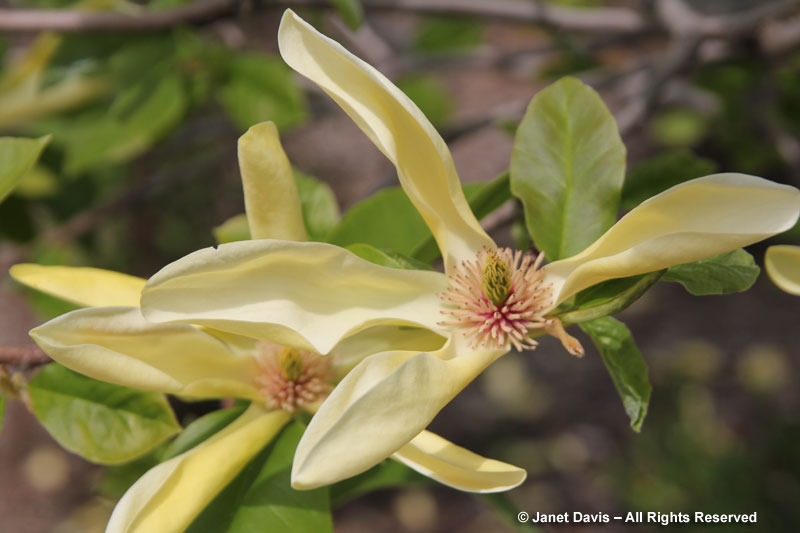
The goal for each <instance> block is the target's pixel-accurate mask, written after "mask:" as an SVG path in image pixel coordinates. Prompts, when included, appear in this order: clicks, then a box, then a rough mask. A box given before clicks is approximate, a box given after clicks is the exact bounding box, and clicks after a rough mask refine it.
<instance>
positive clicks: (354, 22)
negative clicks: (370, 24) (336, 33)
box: [331, 0, 364, 30]
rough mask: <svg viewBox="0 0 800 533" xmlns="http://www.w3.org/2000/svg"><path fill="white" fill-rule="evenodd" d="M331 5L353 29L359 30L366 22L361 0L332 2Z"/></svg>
mask: <svg viewBox="0 0 800 533" xmlns="http://www.w3.org/2000/svg"><path fill="white" fill-rule="evenodd" d="M331 3H332V4H333V7H334V8H336V11H337V12H338V13H339V16H340V17H341V18H342V20H343V21H344V22H345V24H347V25H348V26H350V28H351V29H353V30H357V29H358V28H359V26H361V23H362V22H363V21H364V6H362V5H361V2H360V1H359V0H331Z"/></svg>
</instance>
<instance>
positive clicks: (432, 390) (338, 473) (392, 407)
mask: <svg viewBox="0 0 800 533" xmlns="http://www.w3.org/2000/svg"><path fill="white" fill-rule="evenodd" d="M457 339H458V338H454V339H451V340H450V341H449V342H448V343H447V344H446V345H445V347H444V348H442V349H441V350H440V351H438V352H433V353H416V352H409V351H391V352H383V353H380V354H375V355H372V356H370V357H368V358H366V359H365V360H364V361H362V362H361V364H359V365H358V366H356V367H355V368H354V369H353V370H352V371H350V373H348V374H347V375H346V376H345V377H344V379H343V380H342V381H341V382H340V383H339V384H338V385H337V386H336V388H335V389H334V391H333V392H332V393H331V395H330V396H329V397H328V398H327V399H326V400H325V401H324V402H323V404H322V406H321V407H320V409H319V410H318V411H317V413H316V414H315V415H314V418H312V419H311V423H310V424H309V426H308V428H307V429H306V432H305V433H304V434H303V438H302V439H301V440H300V444H298V446H297V452H296V453H295V456H294V463H293V465H292V486H293V487H295V488H298V489H312V488H315V487H319V486H322V485H327V484H330V483H335V482H337V481H340V480H342V479H345V478H348V477H351V476H354V475H356V474H358V473H360V472H363V471H364V470H367V469H368V468H370V467H372V466H374V465H376V464H377V463H379V462H380V461H382V460H383V459H385V458H386V457H389V456H390V455H392V454H393V453H395V452H397V451H398V450H399V449H401V448H402V447H403V446H405V445H406V444H408V443H409V442H410V441H411V440H412V439H413V438H414V437H416V436H417V435H419V433H420V432H421V431H422V430H423V429H425V427H427V426H428V424H430V422H431V420H433V417H434V416H436V414H437V413H438V412H439V411H440V410H441V409H442V408H443V407H444V406H445V405H446V404H447V403H448V402H449V401H450V400H451V399H453V397H454V396H455V395H456V394H458V393H459V392H460V391H461V389H463V388H464V387H466V386H467V384H468V383H469V382H470V381H472V380H473V379H474V378H475V377H476V376H477V375H478V374H480V373H481V371H483V369H485V368H486V367H487V366H488V365H489V364H490V363H491V362H492V361H494V360H495V359H496V358H497V357H499V356H500V355H502V354H503V353H504V352H502V351H487V350H478V351H467V350H465V351H461V349H463V347H462V346H460V344H461V343H460V341H458V340H457ZM457 353H458V355H457V356H456V354H457Z"/></svg>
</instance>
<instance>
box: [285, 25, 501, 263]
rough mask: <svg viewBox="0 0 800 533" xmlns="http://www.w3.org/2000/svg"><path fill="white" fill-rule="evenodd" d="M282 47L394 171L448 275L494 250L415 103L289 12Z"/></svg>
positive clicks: (446, 153)
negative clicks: (480, 253)
mask: <svg viewBox="0 0 800 533" xmlns="http://www.w3.org/2000/svg"><path fill="white" fill-rule="evenodd" d="M278 45H279V46H280V50H281V55H282V56H283V59H284V60H285V61H286V63H288V64H289V66H290V67H292V68H293V69H295V70H296V71H298V72H299V73H300V74H302V75H303V76H306V77H307V78H309V79H310V80H311V81H313V82H314V83H316V84H317V85H319V86H320V87H321V88H322V89H323V90H324V91H325V92H326V93H328V94H329V95H330V96H331V98H333V99H334V100H335V101H336V103H338V104H339V105H340V106H341V107H342V109H343V110H344V111H345V112H346V113H347V114H348V115H350V118H352V119H353V121H354V122H355V123H356V124H357V125H358V127H359V128H361V130H362V131H363V132H364V133H365V134H366V135H367V136H368V137H369V138H370V139H371V140H372V142H373V143H375V145H376V146H377V147H378V149H379V150H380V151H381V152H383V154H384V155H385V156H386V157H387V158H389V160H390V161H391V162H392V163H393V164H394V165H395V167H397V174H398V177H399V178H400V184H401V185H402V186H403V189H404V190H405V191H406V194H408V197H409V198H410V199H411V201H412V202H413V203H414V205H415V206H416V208H417V210H418V211H419V212H420V214H421V215H422V218H424V219H425V222H426V223H427V224H428V227H430V228H431V231H432V232H433V235H434V237H436V242H437V243H438V244H439V249H440V250H441V251H442V256H443V257H444V259H445V268H446V269H447V271H449V270H450V268H451V267H452V266H453V265H454V264H457V263H458V262H459V261H461V260H462V259H468V258H469V259H471V258H472V257H473V256H474V255H475V253H476V252H477V251H478V250H479V249H480V248H481V247H482V246H489V247H493V246H494V243H493V242H492V240H491V239H490V238H489V237H488V236H487V235H486V233H485V232H484V231H483V229H481V227H480V224H478V221H477V220H476V219H475V216H474V215H473V214H472V211H470V208H469V205H468V204H467V201H466V199H465V198H464V194H463V192H462V191H461V185H460V183H459V180H458V175H457V174H456V169H455V165H454V164H453V158H452V156H451V155H450V151H449V150H448V149H447V145H445V143H444V141H443V140H442V138H441V136H439V134H438V133H437V132H436V130H435V129H434V127H433V126H432V125H431V123H430V122H429V121H428V119H426V118H425V116H424V115H423V114H422V112H421V111H420V110H419V108H418V107H417V106H416V105H415V104H414V103H413V102H412V101H411V99H410V98H408V97H407V96H406V95H405V94H403V92H402V91H400V89H398V88H397V87H395V86H394V85H393V84H392V82H390V81H389V80H388V79H387V78H386V77H385V76H384V75H383V74H381V73H380V72H378V71H377V70H375V69H374V68H373V67H371V66H370V65H368V64H367V63H365V62H364V61H362V60H360V59H359V58H357V57H355V56H354V55H353V54H351V53H350V52H348V51H347V50H345V49H344V48H343V47H342V46H341V45H339V44H338V43H336V42H335V41H333V40H331V39H329V38H327V37H325V36H324V35H322V34H320V33H319V32H317V31H316V30H315V29H314V28H312V27H311V26H310V25H309V24H308V23H307V22H305V21H304V20H302V19H301V18H300V17H298V16H297V15H296V14H295V13H294V12H292V11H291V10H287V11H286V13H285V14H284V15H283V20H282V21H281V27H280V29H279V30H278Z"/></svg>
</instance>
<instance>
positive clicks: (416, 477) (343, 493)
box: [331, 459, 431, 507]
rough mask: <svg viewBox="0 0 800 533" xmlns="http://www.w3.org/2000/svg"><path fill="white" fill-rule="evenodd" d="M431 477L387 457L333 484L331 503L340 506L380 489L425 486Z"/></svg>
mask: <svg viewBox="0 0 800 533" xmlns="http://www.w3.org/2000/svg"><path fill="white" fill-rule="evenodd" d="M430 483H431V480H430V478H427V477H425V476H423V475H422V474H419V473H417V472H415V471H414V470H412V469H410V468H409V467H407V466H406V465H404V464H402V463H399V462H397V461H393V460H391V459H387V460H385V461H383V462H382V463H380V464H378V465H376V466H373V467H372V468H370V469H369V470H367V471H366V472H364V473H363V474H359V475H357V476H354V477H351V478H349V479H345V480H344V481H340V482H339V483H336V484H335V485H331V503H332V504H333V506H334V507H338V506H340V505H342V504H343V503H346V502H348V501H350V500H352V499H354V498H357V497H359V496H361V495H362V494H366V493H367V492H373V491H376V490H380V489H391V488H397V487H412V486H423V485H429V484H430Z"/></svg>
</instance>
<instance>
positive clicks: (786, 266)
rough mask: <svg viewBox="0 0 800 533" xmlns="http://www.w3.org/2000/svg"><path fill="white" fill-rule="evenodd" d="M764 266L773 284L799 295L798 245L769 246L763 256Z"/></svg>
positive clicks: (799, 257)
mask: <svg viewBox="0 0 800 533" xmlns="http://www.w3.org/2000/svg"><path fill="white" fill-rule="evenodd" d="M764 266H765V267H766V269H767V274H768V275H769V279H771V280H772V282H773V283H774V284H775V285H777V286H778V287H779V288H780V289H781V290H783V291H785V292H788V293H789V294H794V295H797V296H800V246H789V245H785V244H784V245H779V246H770V247H769V248H767V253H766V254H765V256H764Z"/></svg>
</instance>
